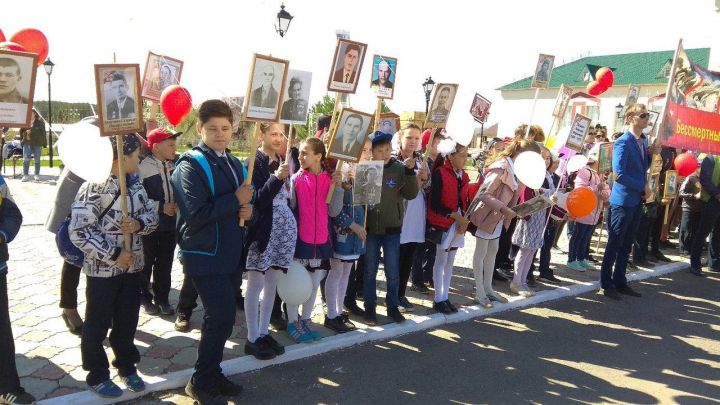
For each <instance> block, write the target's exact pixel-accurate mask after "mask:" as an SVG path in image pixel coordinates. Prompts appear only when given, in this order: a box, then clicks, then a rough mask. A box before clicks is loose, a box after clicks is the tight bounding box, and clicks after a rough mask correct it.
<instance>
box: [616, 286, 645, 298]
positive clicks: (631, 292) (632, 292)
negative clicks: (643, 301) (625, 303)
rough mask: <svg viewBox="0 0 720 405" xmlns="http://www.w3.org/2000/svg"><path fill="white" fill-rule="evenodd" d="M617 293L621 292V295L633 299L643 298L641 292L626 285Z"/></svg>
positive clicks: (619, 288)
mask: <svg viewBox="0 0 720 405" xmlns="http://www.w3.org/2000/svg"><path fill="white" fill-rule="evenodd" d="M617 292H619V293H620V294H625V295H629V296H631V297H638V298H640V297H642V294H640V293H639V292H637V291H635V290H633V289H632V288H630V286H629V285H624V286H622V287H618V288H617Z"/></svg>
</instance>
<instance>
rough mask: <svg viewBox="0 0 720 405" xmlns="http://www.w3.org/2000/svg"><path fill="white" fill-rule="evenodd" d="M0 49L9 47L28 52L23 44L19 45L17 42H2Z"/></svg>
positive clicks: (10, 49) (11, 49)
mask: <svg viewBox="0 0 720 405" xmlns="http://www.w3.org/2000/svg"><path fill="white" fill-rule="evenodd" d="M0 49H7V50H8V51H18V52H27V49H25V48H24V47H23V46H22V45H18V44H16V43H15V42H10V41H5V42H0Z"/></svg>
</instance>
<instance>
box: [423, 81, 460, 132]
mask: <svg viewBox="0 0 720 405" xmlns="http://www.w3.org/2000/svg"><path fill="white" fill-rule="evenodd" d="M458 87H460V85H459V84H456V83H436V84H435V88H434V89H433V96H432V99H431V101H430V108H429V109H428V113H427V115H426V116H425V122H424V123H423V128H445V126H446V125H447V121H448V118H450V111H452V107H453V104H454V103H455V96H457V91H458ZM445 88H450V95H449V96H448V99H447V101H446V104H445V106H446V107H447V106H448V105H449V107H447V109H446V110H447V112H443V111H437V109H438V107H439V102H440V99H439V98H440V94H441V93H442V91H443V90H444V89H445Z"/></svg>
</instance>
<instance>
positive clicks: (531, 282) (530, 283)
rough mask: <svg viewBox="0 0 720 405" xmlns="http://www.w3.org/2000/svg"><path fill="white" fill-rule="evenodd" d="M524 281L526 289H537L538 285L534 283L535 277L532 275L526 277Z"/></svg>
mask: <svg viewBox="0 0 720 405" xmlns="http://www.w3.org/2000/svg"><path fill="white" fill-rule="evenodd" d="M526 281H527V285H528V287H537V285H538V283H537V281H535V276H533V275H532V274H531V275H528V277H527V280H526Z"/></svg>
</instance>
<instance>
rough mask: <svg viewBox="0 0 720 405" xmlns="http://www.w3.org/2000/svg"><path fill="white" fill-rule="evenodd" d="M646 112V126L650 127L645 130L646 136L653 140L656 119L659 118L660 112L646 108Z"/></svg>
mask: <svg viewBox="0 0 720 405" xmlns="http://www.w3.org/2000/svg"><path fill="white" fill-rule="evenodd" d="M646 111H647V112H648V114H650V117H649V118H648V126H647V128H650V129H649V130H648V131H647V137H648V140H653V139H654V138H655V136H654V134H655V133H657V122H658V119H660V113H659V112H657V111H655V110H646Z"/></svg>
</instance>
